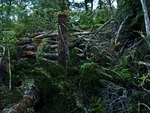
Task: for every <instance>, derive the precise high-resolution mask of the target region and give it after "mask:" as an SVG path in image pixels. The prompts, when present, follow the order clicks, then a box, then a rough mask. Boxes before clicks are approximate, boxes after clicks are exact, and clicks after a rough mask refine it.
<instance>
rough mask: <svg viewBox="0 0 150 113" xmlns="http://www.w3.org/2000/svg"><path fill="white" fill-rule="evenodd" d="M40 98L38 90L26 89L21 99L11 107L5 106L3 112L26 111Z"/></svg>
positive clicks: (19, 112) (23, 112)
mask: <svg viewBox="0 0 150 113" xmlns="http://www.w3.org/2000/svg"><path fill="white" fill-rule="evenodd" d="M38 99H39V97H38V96H37V93H36V91H34V90H26V91H25V92H24V94H23V98H22V99H21V101H19V102H18V103H17V104H15V105H13V106H11V107H10V108H4V109H3V111H2V112H1V113H26V110H27V108H29V107H33V106H34V104H35V103H36V102H37V101H38Z"/></svg>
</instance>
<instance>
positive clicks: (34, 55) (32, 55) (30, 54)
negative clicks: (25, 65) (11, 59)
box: [23, 51, 36, 57]
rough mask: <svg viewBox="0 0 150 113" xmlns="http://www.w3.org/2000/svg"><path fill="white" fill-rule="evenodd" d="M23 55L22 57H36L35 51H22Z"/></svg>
mask: <svg viewBox="0 0 150 113" xmlns="http://www.w3.org/2000/svg"><path fill="white" fill-rule="evenodd" d="M23 56H24V57H26V56H27V57H36V52H33V51H23Z"/></svg>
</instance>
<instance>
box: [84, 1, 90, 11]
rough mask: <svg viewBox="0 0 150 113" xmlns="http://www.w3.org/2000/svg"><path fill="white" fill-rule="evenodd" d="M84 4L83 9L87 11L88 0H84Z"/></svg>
mask: <svg viewBox="0 0 150 113" xmlns="http://www.w3.org/2000/svg"><path fill="white" fill-rule="evenodd" d="M84 4H85V11H88V10H89V9H88V0H85V1H84Z"/></svg>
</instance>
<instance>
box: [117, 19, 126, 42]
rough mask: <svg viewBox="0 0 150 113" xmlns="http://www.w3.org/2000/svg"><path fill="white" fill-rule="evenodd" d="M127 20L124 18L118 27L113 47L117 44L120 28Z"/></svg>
mask: <svg viewBox="0 0 150 113" xmlns="http://www.w3.org/2000/svg"><path fill="white" fill-rule="evenodd" d="M127 19H128V17H126V18H125V19H124V20H123V21H122V23H121V25H120V26H119V29H118V31H117V33H116V34H117V35H116V38H115V45H116V44H117V40H118V37H119V34H120V31H121V29H122V27H123V24H124V23H125V22H126V20H127Z"/></svg>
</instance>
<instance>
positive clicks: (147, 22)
mask: <svg viewBox="0 0 150 113" xmlns="http://www.w3.org/2000/svg"><path fill="white" fill-rule="evenodd" d="M140 1H141V4H142V9H143V12H144V21H145V28H146V34H147V37H150V19H149V16H148V11H147V6H146V1H145V0H140Z"/></svg>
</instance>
